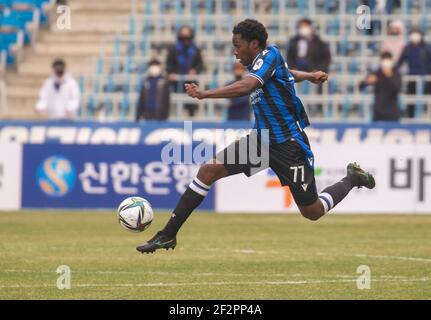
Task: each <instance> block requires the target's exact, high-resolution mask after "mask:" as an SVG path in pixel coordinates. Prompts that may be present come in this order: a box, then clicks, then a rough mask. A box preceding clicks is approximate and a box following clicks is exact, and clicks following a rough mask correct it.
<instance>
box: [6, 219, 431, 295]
mask: <svg viewBox="0 0 431 320" xmlns="http://www.w3.org/2000/svg"><path fill="white" fill-rule="evenodd" d="M168 218H169V216H168V215H167V214H166V213H165V214H156V216H155V220H154V222H153V225H152V226H151V227H150V228H149V229H148V230H146V231H145V232H143V233H142V234H138V235H137V234H132V233H128V232H127V231H125V230H123V229H122V228H121V227H120V226H119V224H118V223H117V221H116V215H115V214H114V213H111V214H104V213H91V212H60V213H46V212H45V213H44V212H19V213H1V214H0V299H151V300H157V299H181V300H185V299H431V216H416V215H415V216H413V215H410V216H407V215H404V216H396V215H380V216H377V215H355V216H346V215H337V214H336V213H331V214H329V216H327V217H325V218H324V219H323V220H321V221H319V222H317V223H316V222H310V221H307V220H305V219H303V218H301V217H300V216H299V215H218V214H207V213H194V214H193V215H192V217H191V218H190V220H189V221H188V222H187V223H186V224H185V226H184V228H183V229H182V231H181V232H180V234H179V237H178V242H179V243H178V246H177V248H176V249H175V250H174V251H158V252H157V253H156V254H154V255H141V254H139V253H138V252H137V251H135V246H136V245H137V244H140V243H141V242H144V241H146V240H147V239H148V238H150V237H152V236H153V234H154V233H155V232H156V231H157V230H159V228H161V227H162V225H163V224H164V223H165V222H166V221H167V219H168ZM60 265H67V266H69V267H70V269H71V275H72V276H71V285H72V287H71V289H70V290H59V289H58V288H57V286H56V283H57V277H58V275H57V274H56V269H57V267H58V266H60ZM360 265H366V266H368V267H369V268H370V271H371V288H370V289H363V290H360V289H358V287H357V279H358V277H360V276H361V275H360V274H359V273H357V268H358V267H359V266H360Z"/></svg>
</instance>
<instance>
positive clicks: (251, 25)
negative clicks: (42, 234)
mask: <svg viewBox="0 0 431 320" xmlns="http://www.w3.org/2000/svg"><path fill="white" fill-rule="evenodd" d="M267 39H268V33H267V31H266V29H265V27H264V26H263V25H262V24H261V23H259V22H258V21H256V20H250V19H247V20H245V21H243V22H241V23H239V24H238V25H237V26H235V28H234V29H233V38H232V42H233V46H234V48H235V56H236V58H237V59H239V60H240V62H241V63H242V64H243V65H244V66H247V68H248V70H249V74H248V75H247V76H246V77H245V78H244V79H243V80H240V81H237V82H235V83H233V84H231V85H228V86H225V87H222V88H218V89H214V90H205V91H204V90H201V89H200V88H199V87H198V86H197V85H195V84H186V85H185V89H186V92H187V94H188V95H189V96H191V97H194V98H197V99H207V98H232V97H240V96H245V95H250V101H251V104H252V107H253V110H254V113H255V118H256V124H255V130H253V131H252V133H250V134H249V135H248V136H246V137H244V138H242V139H240V140H238V141H236V142H235V143H233V144H231V145H230V146H228V147H227V148H226V149H225V150H223V151H221V152H220V153H219V154H217V155H216V157H215V159H213V160H211V161H210V162H209V163H206V164H204V165H202V166H201V167H200V169H199V171H198V174H197V177H196V178H195V179H194V180H193V182H192V183H191V184H190V186H189V187H188V188H187V190H186V191H185V192H184V194H183V195H182V197H181V198H180V200H179V202H178V204H177V206H176V207H175V209H174V211H173V214H172V216H171V218H170V220H169V221H168V223H167V225H166V226H165V228H164V229H163V230H162V231H159V232H158V233H157V234H156V235H155V236H154V237H153V238H152V239H150V240H149V241H148V242H147V243H145V244H143V245H141V246H138V247H137V248H136V249H137V250H138V251H139V252H141V253H152V252H154V251H156V250H158V249H166V250H168V249H170V248H172V249H174V248H175V246H176V244H177V241H176V235H177V233H178V230H179V229H180V228H181V226H182V225H183V224H184V222H185V221H186V220H187V218H188V217H189V216H190V214H191V213H192V212H193V210H195V209H196V208H197V207H198V206H199V205H200V203H201V202H202V201H203V200H204V198H205V196H206V195H207V194H208V192H209V190H210V189H211V186H212V185H213V184H214V183H215V182H216V181H217V180H219V179H222V178H225V177H228V176H231V175H236V174H239V173H244V174H245V175H247V176H251V175H253V174H254V173H256V172H257V171H258V170H262V169H264V168H258V167H257V166H256V163H255V162H254V161H252V151H251V149H253V148H252V146H254V149H255V150H256V151H257V154H259V153H260V154H262V153H263V152H264V149H262V148H263V147H262V146H265V141H266V145H268V147H267V149H268V155H269V159H268V160H269V161H268V166H269V167H270V168H271V169H272V170H274V172H275V173H276V174H277V176H278V178H279V179H280V182H281V184H282V185H283V186H289V187H290V190H291V192H292V195H293V198H294V200H295V202H296V204H297V206H298V208H299V210H300V212H301V214H302V215H303V216H304V217H305V218H307V219H310V220H312V221H316V220H318V219H320V218H321V217H322V216H324V215H325V214H326V213H327V212H329V210H331V209H333V208H334V207H335V206H336V205H337V204H338V203H340V202H341V201H342V200H343V199H344V198H345V197H346V196H347V194H348V193H349V192H350V190H352V189H353V188H354V187H358V188H361V187H366V188H368V189H373V188H374V187H375V181H374V178H373V176H372V175H371V174H370V173H368V172H365V171H364V170H362V169H361V168H360V167H359V166H358V165H357V164H355V163H351V164H349V165H348V166H347V174H346V176H345V177H344V178H343V179H341V181H340V182H338V183H336V184H335V185H332V186H329V187H327V188H326V189H324V190H323V191H322V193H320V194H318V193H317V189H316V182H315V178H314V155H313V152H312V151H311V148H310V144H309V142H308V138H307V135H306V134H305V132H304V128H305V127H307V126H308V125H309V121H308V117H307V115H306V113H305V109H304V107H303V105H302V103H301V101H300V99H299V98H298V97H297V96H296V93H295V88H294V83H295V82H299V81H310V82H312V83H315V84H320V83H323V82H325V81H326V80H327V79H328V75H327V74H326V73H324V72H321V71H317V72H312V73H306V72H300V71H293V70H289V69H288V65H287V63H286V62H285V60H284V58H283V56H282V55H281V53H280V51H279V50H278V48H277V47H275V46H267ZM253 132H255V134H253ZM265 132H267V133H268V134H267V135H266V138H265V137H264V134H263V133H265ZM256 137H257V138H256ZM255 138H256V139H255ZM253 141H260V142H261V143H257V142H253ZM244 146H245V147H244ZM247 146H250V148H247ZM232 154H233V155H234V161H228V160H232V159H233V158H232V157H229V155H232ZM244 157H246V161H244ZM239 159H241V160H242V161H241V160H239Z"/></svg>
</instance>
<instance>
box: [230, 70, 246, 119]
mask: <svg viewBox="0 0 431 320" xmlns="http://www.w3.org/2000/svg"><path fill="white" fill-rule="evenodd" d="M246 74H247V69H246V68H245V67H244V66H243V65H242V64H241V63H239V62H237V63H235V64H234V66H233V76H234V80H233V81H231V82H229V83H228V84H227V85H229V84H232V83H234V82H237V81H239V80H241V79H242V78H243V77H244V76H245V75H246ZM250 114H251V109H250V103H249V97H248V96H243V97H237V98H231V99H230V104H229V107H228V110H227V120H228V121H236V120H243V121H247V120H251V119H250Z"/></svg>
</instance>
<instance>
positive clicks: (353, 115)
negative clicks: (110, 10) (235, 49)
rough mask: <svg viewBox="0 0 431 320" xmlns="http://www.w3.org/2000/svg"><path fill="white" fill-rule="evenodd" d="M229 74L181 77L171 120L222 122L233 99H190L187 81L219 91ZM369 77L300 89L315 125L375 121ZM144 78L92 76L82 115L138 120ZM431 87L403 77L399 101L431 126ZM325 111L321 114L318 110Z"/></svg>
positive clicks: (423, 80)
mask: <svg viewBox="0 0 431 320" xmlns="http://www.w3.org/2000/svg"><path fill="white" fill-rule="evenodd" d="M231 79H232V76H231V75H230V74H226V73H225V74H220V75H218V77H217V78H215V77H214V76H213V75H209V74H205V75H199V76H179V78H178V87H177V89H176V90H175V91H176V92H172V94H171V97H170V101H171V103H170V119H172V120H185V119H189V118H188V117H187V115H186V112H185V105H187V104H196V105H197V107H198V112H197V115H196V116H195V117H194V118H193V119H194V120H211V119H212V120H214V121H223V120H225V118H226V114H227V109H226V108H227V106H228V100H226V99H223V100H215V99H210V100H201V101H198V100H196V99H192V98H190V97H188V96H187V95H186V94H185V93H184V91H183V90H182V86H183V83H184V82H186V81H197V82H198V83H199V84H200V86H201V87H203V88H214V87H218V86H222V85H224V84H226V83H227V82H228V81H231ZM364 79H365V75H362V74H361V75H337V74H335V75H333V76H332V77H331V78H330V81H329V82H327V83H325V84H323V85H322V91H321V93H318V92H317V90H318V87H317V86H315V85H312V84H310V83H308V82H302V83H297V84H295V87H296V91H297V94H298V95H299V96H300V98H301V100H302V101H303V103H304V105H305V107H306V109H307V111H308V112H309V114H310V116H311V118H313V120H319V121H320V120H323V121H327V120H334V121H339V120H343V121H345V120H347V119H354V120H356V121H364V122H367V121H369V120H370V119H371V114H372V108H373V104H374V95H373V93H372V87H370V88H369V89H367V90H363V91H361V90H360V88H359V85H360V82H361V81H363V80H364ZM143 81H144V77H143V76H142V75H137V74H134V75H130V74H126V75H124V74H122V75H110V76H106V75H89V76H87V77H85V79H83V80H82V81H81V86H82V87H83V88H85V87H90V88H97V90H95V91H90V92H85V91H86V90H84V92H85V93H84V94H83V100H82V101H83V103H82V106H83V108H82V116H83V117H87V118H95V119H99V120H100V119H103V120H106V119H108V120H115V119H117V120H133V119H134V118H135V115H136V111H137V110H136V108H137V103H138V96H139V91H140V88H141V87H142V83H143ZM411 82H414V83H415V84H416V88H417V93H416V94H415V95H408V94H406V93H407V85H408V83H411ZM426 82H430V83H431V76H404V77H403V90H402V92H403V93H402V94H400V98H399V107H400V109H401V110H406V108H407V107H406V106H407V105H415V108H416V113H415V118H416V120H417V121H428V122H431V94H430V93H429V92H428V93H427V92H425V83H426ZM317 105H319V106H320V109H321V110H320V111H319V112H318V113H316V111H315V107H316V106H317Z"/></svg>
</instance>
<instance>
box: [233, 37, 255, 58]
mask: <svg viewBox="0 0 431 320" xmlns="http://www.w3.org/2000/svg"><path fill="white" fill-rule="evenodd" d="M232 44H233V47H234V54H235V57H236V58H237V59H238V60H239V62H240V63H241V64H242V65H244V66H248V65H250V64H251V63H252V62H253V59H254V57H253V52H254V51H253V49H252V45H251V43H250V42H248V41H246V40H243V39H242V37H241V35H240V34H234V35H233V38H232Z"/></svg>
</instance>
